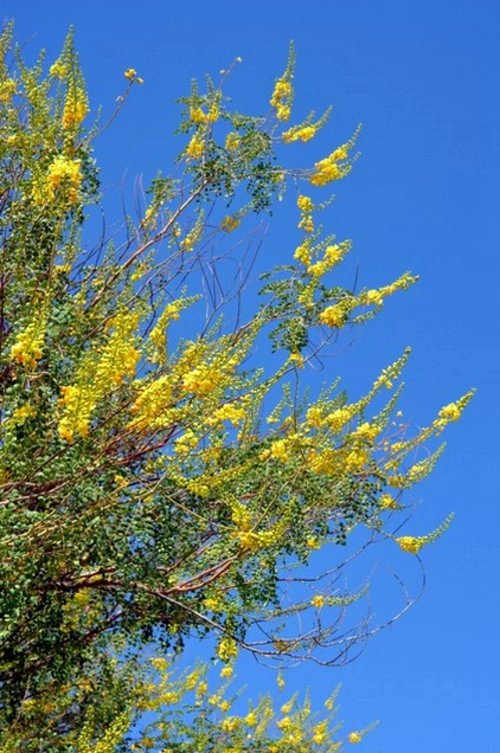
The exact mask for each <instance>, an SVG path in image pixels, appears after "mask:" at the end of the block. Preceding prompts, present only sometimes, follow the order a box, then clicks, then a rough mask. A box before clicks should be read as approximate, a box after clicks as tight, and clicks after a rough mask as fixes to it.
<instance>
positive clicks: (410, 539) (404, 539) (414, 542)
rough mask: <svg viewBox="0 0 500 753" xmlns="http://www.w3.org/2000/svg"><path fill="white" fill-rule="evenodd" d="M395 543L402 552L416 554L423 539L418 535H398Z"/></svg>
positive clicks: (423, 542)
mask: <svg viewBox="0 0 500 753" xmlns="http://www.w3.org/2000/svg"><path fill="white" fill-rule="evenodd" d="M396 543H397V544H398V545H399V548H400V549H402V550H403V552H408V553H409V554H418V552H419V551H420V550H421V548H422V547H423V545H424V544H425V541H424V539H423V538H421V537H419V536H399V538H397V539H396Z"/></svg>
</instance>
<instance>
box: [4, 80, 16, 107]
mask: <svg viewBox="0 0 500 753" xmlns="http://www.w3.org/2000/svg"><path fill="white" fill-rule="evenodd" d="M16 90H17V84H16V82H15V81H14V79H13V78H6V79H5V81H1V82H0V102H4V103H7V102H10V100H11V98H12V97H13V96H14V94H15V93H16Z"/></svg>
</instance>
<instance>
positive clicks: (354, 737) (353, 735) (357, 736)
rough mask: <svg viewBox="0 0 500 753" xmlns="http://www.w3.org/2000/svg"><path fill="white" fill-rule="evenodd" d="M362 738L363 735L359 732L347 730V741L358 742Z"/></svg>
mask: <svg viewBox="0 0 500 753" xmlns="http://www.w3.org/2000/svg"><path fill="white" fill-rule="evenodd" d="M362 739H363V737H362V735H361V734H360V733H359V732H349V734H348V735H347V740H348V742H350V743H353V744H355V743H360V742H361V740H362Z"/></svg>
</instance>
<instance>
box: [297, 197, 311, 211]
mask: <svg viewBox="0 0 500 753" xmlns="http://www.w3.org/2000/svg"><path fill="white" fill-rule="evenodd" d="M297 206H298V208H299V209H300V211H301V212H312V210H313V206H314V205H313V201H312V199H311V197H310V196H299V197H298V198H297Z"/></svg>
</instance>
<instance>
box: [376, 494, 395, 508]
mask: <svg viewBox="0 0 500 753" xmlns="http://www.w3.org/2000/svg"><path fill="white" fill-rule="evenodd" d="M379 504H380V507H381V508H382V510H398V509H399V505H398V503H397V502H396V500H395V499H394V497H392V496H391V495H390V494H382V495H381V496H380V497H379Z"/></svg>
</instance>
